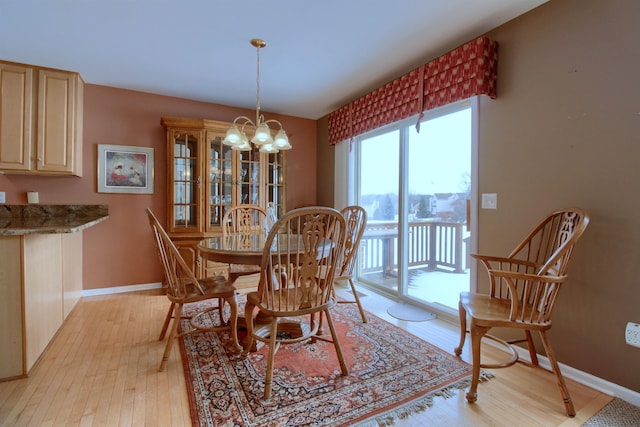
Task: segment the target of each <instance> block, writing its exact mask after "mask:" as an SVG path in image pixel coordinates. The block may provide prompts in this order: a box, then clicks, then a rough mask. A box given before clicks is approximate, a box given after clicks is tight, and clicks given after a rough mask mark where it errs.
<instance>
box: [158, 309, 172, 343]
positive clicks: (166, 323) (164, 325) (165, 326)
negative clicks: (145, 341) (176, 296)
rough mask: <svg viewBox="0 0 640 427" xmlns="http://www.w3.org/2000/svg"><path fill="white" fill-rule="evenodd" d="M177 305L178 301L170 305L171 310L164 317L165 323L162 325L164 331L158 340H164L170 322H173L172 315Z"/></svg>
mask: <svg viewBox="0 0 640 427" xmlns="http://www.w3.org/2000/svg"><path fill="white" fill-rule="evenodd" d="M175 305H176V303H174V302H172V303H171V305H170V306H169V311H168V312H167V317H165V319H164V324H163V325H162V331H160V338H158V341H162V340H163V339H164V336H165V335H166V333H167V328H168V327H169V322H171V316H173V308H174V306H175Z"/></svg>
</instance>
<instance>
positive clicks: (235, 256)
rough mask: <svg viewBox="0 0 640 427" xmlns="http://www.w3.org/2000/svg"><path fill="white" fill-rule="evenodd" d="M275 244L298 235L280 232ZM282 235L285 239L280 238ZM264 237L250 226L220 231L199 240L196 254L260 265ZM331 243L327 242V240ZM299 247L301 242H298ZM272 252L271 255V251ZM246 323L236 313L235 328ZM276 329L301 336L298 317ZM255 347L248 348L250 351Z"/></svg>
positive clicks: (294, 240)
mask: <svg viewBox="0 0 640 427" xmlns="http://www.w3.org/2000/svg"><path fill="white" fill-rule="evenodd" d="M276 238H277V239H279V244H280V245H282V243H286V244H287V245H289V246H290V245H293V244H295V245H296V246H298V244H299V236H298V235H296V234H289V233H282V234H279V235H278V236H277V237H276ZM282 239H285V241H284V242H283V241H282ZM266 241H267V232H266V231H265V230H254V231H251V232H235V233H222V234H219V235H216V236H213V237H209V238H206V239H204V240H201V241H200V242H199V244H198V249H199V250H200V254H201V256H202V257H203V258H204V259H207V260H210V261H215V262H220V263H226V264H244V265H260V264H261V263H262V254H263V252H264V245H265V243H266ZM327 244H331V243H327ZM299 247H300V248H301V250H302V249H303V248H304V245H299ZM274 256H275V255H274ZM256 321H257V322H268V321H269V319H266V318H264V319H260V318H258V319H256ZM244 327H246V319H245V317H244V313H242V312H239V314H238V328H244ZM278 331H279V332H287V333H289V334H290V335H291V336H301V335H302V330H301V325H300V322H299V321H298V320H295V319H291V320H290V321H281V322H280V323H279V324H278ZM253 350H255V348H254V349H252V351H253Z"/></svg>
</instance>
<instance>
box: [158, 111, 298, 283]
mask: <svg viewBox="0 0 640 427" xmlns="http://www.w3.org/2000/svg"><path fill="white" fill-rule="evenodd" d="M161 123H162V125H163V126H164V127H165V129H166V132H167V178H168V182H167V189H168V190H167V191H168V194H167V227H166V229H167V232H168V233H169V235H170V236H171V238H172V239H173V240H174V242H175V243H176V246H178V248H179V249H180V251H181V253H182V255H183V257H185V259H186V260H187V261H188V262H190V263H191V265H192V267H193V269H194V271H195V272H196V274H197V275H198V276H199V277H204V276H207V275H213V274H226V266H225V265H221V264H216V263H212V262H211V261H208V262H207V263H203V261H202V257H201V256H200V254H199V251H198V248H197V244H198V242H199V241H200V240H202V239H204V238H206V237H209V236H212V235H215V234H218V233H221V231H222V228H221V226H222V217H223V216H224V214H225V212H226V211H227V210H228V209H229V208H230V207H232V206H236V205H239V204H255V205H259V206H262V207H264V208H265V209H269V210H270V211H271V212H273V214H274V215H276V216H280V215H282V213H284V212H285V189H286V185H285V184H286V180H285V153H284V152H282V151H281V152H278V153H269V154H267V153H260V152H259V151H258V149H253V150H252V151H237V150H232V149H231V147H229V146H227V145H224V144H222V140H223V139H224V137H225V134H226V131H227V129H228V128H229V126H230V125H231V123H227V122H221V121H216V120H206V119H190V118H175V117H163V118H162V119H161Z"/></svg>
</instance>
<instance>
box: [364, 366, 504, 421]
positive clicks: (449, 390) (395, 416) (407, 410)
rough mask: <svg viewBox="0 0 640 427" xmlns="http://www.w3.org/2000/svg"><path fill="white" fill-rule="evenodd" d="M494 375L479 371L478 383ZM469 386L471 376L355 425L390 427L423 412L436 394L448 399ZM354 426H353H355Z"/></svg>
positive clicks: (429, 405) (430, 404)
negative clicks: (398, 421) (397, 421)
mask: <svg viewBox="0 0 640 427" xmlns="http://www.w3.org/2000/svg"><path fill="white" fill-rule="evenodd" d="M493 377H494V375H493V374H491V373H489V372H485V371H480V378H479V381H480V383H483V382H485V381H489V380H490V379H491V378H493ZM469 386H471V378H470V377H469V378H465V379H462V380H460V381H458V382H456V383H454V384H450V385H448V386H447V387H445V388H442V389H440V390H438V391H435V392H433V393H429V394H428V395H426V396H423V397H420V398H418V399H415V400H413V401H411V402H409V403H407V404H405V405H403V406H401V407H399V408H395V409H392V410H390V411H388V412H385V413H384V414H381V415H378V416H375V417H373V418H370V419H368V420H365V421H363V422H361V423H358V424H356V425H355V426H357V427H390V426H393V425H395V423H396V420H404V419H407V418H409V417H410V416H412V415H415V414H417V413H420V412H424V411H425V410H426V409H428V408H430V407H432V406H433V398H434V397H436V396H438V397H442V398H444V399H449V398H450V397H453V396H455V395H456V391H459V390H464V389H466V388H467V387H469ZM355 426H354V427H355Z"/></svg>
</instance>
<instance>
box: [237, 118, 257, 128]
mask: <svg viewBox="0 0 640 427" xmlns="http://www.w3.org/2000/svg"><path fill="white" fill-rule="evenodd" d="M238 120H245V122H244V123H243V124H242V126H243V127H244V125H246V124H247V123H251V124H252V125H253V126H255V124H254V123H253V121H252V120H251V119H250V118H249V117H247V116H238V117H236V118H235V119H234V120H233V124H234V125H235V124H236V123H237V122H238Z"/></svg>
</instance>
